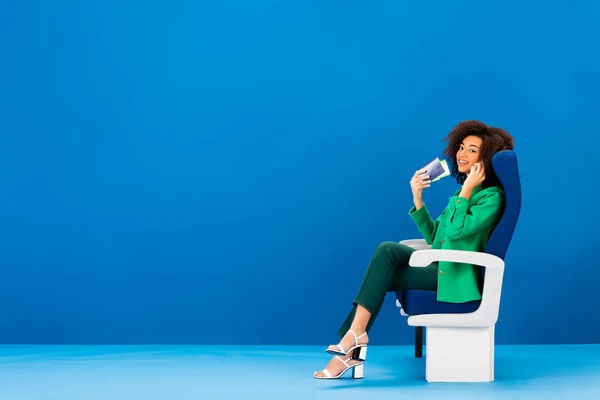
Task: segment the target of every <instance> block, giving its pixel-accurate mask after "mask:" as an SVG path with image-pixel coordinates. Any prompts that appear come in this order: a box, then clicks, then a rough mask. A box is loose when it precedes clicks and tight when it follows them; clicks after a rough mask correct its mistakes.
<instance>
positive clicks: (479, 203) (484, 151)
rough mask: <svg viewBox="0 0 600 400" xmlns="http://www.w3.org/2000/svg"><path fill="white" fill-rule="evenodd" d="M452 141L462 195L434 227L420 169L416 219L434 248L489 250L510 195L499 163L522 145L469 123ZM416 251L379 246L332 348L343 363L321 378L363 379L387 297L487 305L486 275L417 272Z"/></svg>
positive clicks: (434, 268)
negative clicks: (422, 293) (410, 293)
mask: <svg viewBox="0 0 600 400" xmlns="http://www.w3.org/2000/svg"><path fill="white" fill-rule="evenodd" d="M446 142H447V143H448V144H447V147H446V150H445V152H444V155H445V156H447V158H448V162H449V163H450V165H451V175H452V176H454V177H455V178H456V180H457V182H458V183H460V184H461V185H462V187H461V189H460V190H458V191H457V192H456V193H455V194H454V196H452V197H450V202H449V203H448V206H447V207H446V209H445V210H444V212H443V213H442V215H440V216H439V217H438V219H437V220H435V221H434V220H433V218H431V216H430V215H429V211H428V210H427V207H425V203H424V202H423V197H422V193H423V189H425V188H427V187H429V186H430V182H431V181H430V177H429V176H428V175H426V173H425V171H424V170H423V169H421V170H418V171H416V172H415V174H414V175H413V177H412V179H411V181H410V186H411V189H412V193H413V201H414V207H413V208H412V209H411V210H410V211H409V215H410V216H411V218H412V219H413V221H414V222H415V224H416V225H417V228H418V229H419V231H420V232H421V233H422V235H423V237H424V238H425V241H426V242H427V243H428V244H431V245H432V249H446V250H467V251H483V250H484V249H485V246H486V244H487V241H488V239H489V237H490V235H491V233H492V231H493V230H494V228H495V226H496V224H497V223H498V221H499V220H500V217H501V216H502V212H503V210H504V191H503V190H502V187H501V186H500V183H499V181H498V178H497V177H496V175H495V174H494V171H493V169H492V167H491V160H492V156H493V155H494V154H496V153H497V152H499V151H501V150H512V149H513V147H514V140H513V138H512V136H511V135H510V134H509V133H508V132H506V131H504V130H503V129H500V128H492V127H489V126H487V125H486V124H484V123H483V122H480V121H464V122H461V123H459V124H458V125H456V126H455V127H454V128H453V129H452V130H451V131H450V132H449V133H448V135H447V136H446ZM413 251H414V249H413V248H411V247H409V246H406V245H404V244H400V243H396V242H384V243H382V244H380V245H379V247H378V248H377V250H376V251H375V253H374V254H373V257H372V259H371V262H370V264H369V266H368V268H367V271H366V273H365V276H364V278H363V281H362V284H361V286H360V289H359V291H358V294H357V296H356V298H355V299H354V302H353V305H354V307H353V308H352V309H351V311H350V314H349V315H348V317H347V318H346V320H345V321H344V323H343V324H342V326H341V328H340V330H339V332H338V334H339V336H340V337H341V338H342V340H341V341H340V342H339V344H336V345H331V346H329V347H328V348H327V352H328V353H330V354H333V355H335V357H333V359H332V360H331V361H330V363H329V365H328V366H327V367H326V368H325V369H324V370H322V371H319V372H315V373H314V377H315V378H318V379H335V378H339V377H341V376H342V375H343V374H344V372H346V371H347V370H350V369H352V370H353V377H355V378H362V376H363V368H364V367H363V365H364V362H365V360H366V349H367V343H368V342H369V337H368V335H367V333H368V332H369V330H370V328H371V327H372V325H373V322H374V320H375V318H376V317H377V315H378V313H379V311H380V310H381V306H382V305H383V300H384V298H385V295H386V293H387V292H392V291H393V292H402V291H406V290H410V289H420V290H433V291H436V292H437V296H436V297H437V300H438V301H444V302H449V303H464V302H468V301H472V300H479V299H481V292H480V285H479V283H480V279H481V268H479V267H476V266H474V265H465V264H458V265H457V264H455V263H449V262H444V261H441V262H439V263H438V262H434V263H432V264H430V265H429V266H427V267H425V268H411V267H410V266H409V260H410V257H411V254H412V252H413Z"/></svg>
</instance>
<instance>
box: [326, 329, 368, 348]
mask: <svg viewBox="0 0 600 400" xmlns="http://www.w3.org/2000/svg"><path fill="white" fill-rule="evenodd" d="M352 332H354V331H352V330H349V331H348V332H346V334H345V335H344V337H343V338H342V340H341V341H340V343H339V344H340V345H341V346H342V347H343V348H344V350H345V351H348V350H349V349H351V348H352V347H354V346H356V341H357V338H358V344H359V345H360V344H363V345H366V344H367V343H369V335H367V333H366V332H354V334H356V337H354V335H353V334H352ZM363 335H364V336H363ZM327 350H328V351H329V350H331V351H332V352H334V353H335V352H339V351H340V350H341V349H340V348H339V347H338V346H336V345H331V346H329V347H328V348H327Z"/></svg>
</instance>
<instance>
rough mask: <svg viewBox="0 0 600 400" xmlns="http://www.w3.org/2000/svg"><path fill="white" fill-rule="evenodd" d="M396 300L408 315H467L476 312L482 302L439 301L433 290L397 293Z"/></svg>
mask: <svg viewBox="0 0 600 400" xmlns="http://www.w3.org/2000/svg"><path fill="white" fill-rule="evenodd" d="M396 298H397V299H398V301H399V302H400V304H401V305H402V309H403V310H404V312H405V313H406V314H408V315H423V314H466V313H472V312H473V311H476V310H477V309H478V308H479V305H480V304H481V300H476V301H469V302H467V303H445V302H442V301H437V300H436V292H435V291H433V290H407V291H406V292H396Z"/></svg>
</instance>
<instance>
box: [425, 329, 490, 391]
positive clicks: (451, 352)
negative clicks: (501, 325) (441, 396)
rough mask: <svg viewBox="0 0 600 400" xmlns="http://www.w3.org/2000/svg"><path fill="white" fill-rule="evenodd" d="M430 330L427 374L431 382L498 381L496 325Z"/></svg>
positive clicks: (427, 344) (426, 348)
mask: <svg viewBox="0 0 600 400" xmlns="http://www.w3.org/2000/svg"><path fill="white" fill-rule="evenodd" d="M426 329H427V331H426V335H425V346H426V347H425V360H426V374H425V375H426V379H427V381H428V382H492V381H493V380H494V333H495V327H494V326H492V327H490V328H447V327H427V328H426Z"/></svg>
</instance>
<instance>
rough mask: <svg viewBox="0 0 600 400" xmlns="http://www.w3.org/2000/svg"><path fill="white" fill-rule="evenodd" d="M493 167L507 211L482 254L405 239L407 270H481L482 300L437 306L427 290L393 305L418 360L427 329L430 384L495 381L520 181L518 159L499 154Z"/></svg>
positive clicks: (402, 295) (401, 296)
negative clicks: (443, 266)
mask: <svg viewBox="0 0 600 400" xmlns="http://www.w3.org/2000/svg"><path fill="white" fill-rule="evenodd" d="M492 168H493V169H494V172H495V173H496V175H497V176H498V179H499V180H500V184H501V185H502V187H503V189H504V193H505V200H506V201H505V209H504V212H503V214H502V217H501V219H500V221H499V222H498V225H497V226H496V228H495V229H494V231H493V232H492V234H491V236H490V239H489V240H488V243H487V246H486V249H485V252H471V251H459V250H432V249H431V246H430V245H428V244H427V243H426V242H425V241H424V240H423V239H411V240H404V241H401V242H400V243H402V244H406V245H408V246H410V247H412V248H414V249H415V250H416V251H415V252H414V253H413V254H412V256H411V258H410V261H409V264H410V265H411V267H424V266H426V265H429V264H430V263H432V262H434V261H450V262H460V263H468V264H472V265H479V266H481V267H483V269H484V270H483V274H482V275H483V282H482V283H483V284H482V299H481V300H479V301H471V302H467V303H461V304H454V303H445V302H439V301H437V300H436V293H435V292H434V291H427V290H408V291H406V292H396V299H397V301H396V305H397V306H398V307H400V313H401V315H403V316H405V317H408V324H409V325H410V326H414V327H415V328H416V331H415V356H416V357H421V356H422V345H423V327H424V328H425V330H426V332H425V340H426V343H425V350H426V360H425V363H426V379H427V381H429V382H490V381H493V380H494V332H495V326H496V322H497V321H498V316H499V311H500V297H501V292H502V281H503V277H504V267H505V263H504V260H505V257H506V253H507V251H508V248H509V245H510V242H511V240H512V237H513V234H514V231H515V228H516V226H517V221H518V219H519V214H520V212H521V181H520V177H519V169H518V162H517V155H516V154H515V152H514V151H512V150H503V151H500V152H498V153H496V154H495V155H494V156H493V157H492Z"/></svg>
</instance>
